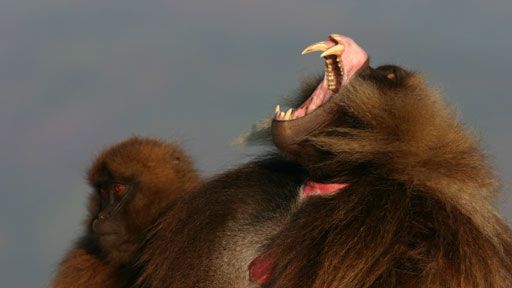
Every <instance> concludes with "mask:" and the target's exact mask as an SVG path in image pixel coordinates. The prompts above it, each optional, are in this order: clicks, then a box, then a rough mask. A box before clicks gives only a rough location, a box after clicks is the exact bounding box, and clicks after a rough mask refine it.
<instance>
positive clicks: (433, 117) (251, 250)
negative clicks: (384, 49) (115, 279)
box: [138, 66, 512, 288]
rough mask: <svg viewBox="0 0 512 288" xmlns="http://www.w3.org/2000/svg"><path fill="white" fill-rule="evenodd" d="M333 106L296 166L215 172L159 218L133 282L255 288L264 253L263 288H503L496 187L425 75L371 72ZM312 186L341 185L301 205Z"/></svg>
mask: <svg viewBox="0 0 512 288" xmlns="http://www.w3.org/2000/svg"><path fill="white" fill-rule="evenodd" d="M331 101H337V102H338V105H337V106H336V107H337V108H336V109H335V111H332V115H334V117H333V119H332V123H329V125H328V126H326V128H323V129H322V130H320V131H317V132H316V133H315V134H314V135H310V136H309V137H307V138H305V139H302V141H301V143H300V145H301V146H302V147H301V149H299V151H300V153H299V155H292V156H290V154H288V153H285V155H287V157H289V159H288V160H284V159H282V158H281V157H279V156H271V157H270V158H269V159H266V160H260V161H254V162H252V163H249V164H246V165H244V166H242V167H240V168H237V169H234V170H232V171H228V172H226V173H223V174H221V175H220V176H217V177H216V178H214V179H212V180H210V181H208V182H206V183H205V184H204V185H202V187H201V188H200V189H198V190H197V191H196V192H195V193H194V194H193V195H192V196H191V197H190V198H188V199H187V200H186V201H183V202H181V203H180V204H179V205H178V206H177V207H176V209H174V210H172V211H170V213H168V214H166V215H163V217H162V218H161V219H160V222H159V225H158V226H156V228H155V229H154V230H153V231H152V233H151V235H150V238H149V240H148V241H147V243H146V246H145V248H144V252H143V256H142V260H141V262H140V263H141V264H142V265H143V267H144V269H143V272H142V276H141V278H140V279H139V282H138V283H139V284H141V285H142V286H144V287H155V288H156V287H252V286H251V285H253V284H251V283H250V282H249V280H248V270H247V267H248V265H249V263H250V262H251V260H252V259H253V258H254V257H255V256H256V255H258V254H260V253H263V252H266V251H271V253H269V255H272V257H273V259H274V263H273V266H272V268H273V269H272V271H273V273H272V277H271V279H270V282H269V283H268V285H267V286H268V287H322V288H323V287H357V288H359V287H454V288H455V287H500V288H501V287H503V288H505V287H512V232H511V230H510V228H509V227H508V226H507V224H506V223H505V222H504V221H503V220H502V219H501V218H500V216H499V215H498V213H497V212H496V209H495V207H494V205H493V203H492V199H493V197H494V195H495V194H496V193H497V191H498V187H497V181H496V180H495V178H494V176H493V174H492V173H491V171H490V169H489V167H488V164H487V163H486V161H485V157H484V155H483V154H482V152H481V151H480V150H479V148H478V145H477V143H476V142H475V140H474V139H473V137H472V136H471V135H468V134H467V133H466V132H465V131H464V129H463V127H462V125H461V124H460V123H459V122H458V121H457V119H455V117H454V116H453V114H454V113H453V112H452V111H451V110H450V109H449V108H447V107H446V105H445V104H443V102H442V100H441V98H440V97H439V96H438V95H437V93H436V92H435V91H432V90H431V89H429V88H427V87H426V85H425V83H424V81H423V80H422V77H421V76H420V75H418V74H416V73H411V72H408V71H405V70H403V69H401V68H399V67H395V66H384V67H381V68H378V69H372V68H370V67H367V68H365V69H364V70H363V71H362V72H361V73H360V75H359V76H357V77H356V78H355V79H353V80H352V81H351V83H350V84H349V85H348V86H347V87H345V88H343V89H342V91H341V92H340V95H337V96H336V98H334V99H333V100H331ZM294 163H298V164H300V166H299V165H297V164H294ZM308 178H310V179H312V180H315V181H322V182H348V183H350V186H349V187H348V188H345V189H344V190H342V191H340V192H339V193H337V194H336V195H334V196H331V197H311V198H309V199H306V200H305V201H304V202H303V203H302V204H300V206H297V201H296V200H297V199H296V195H297V193H298V191H299V189H300V187H301V185H302V184H303V183H304V181H305V180H306V179H308Z"/></svg>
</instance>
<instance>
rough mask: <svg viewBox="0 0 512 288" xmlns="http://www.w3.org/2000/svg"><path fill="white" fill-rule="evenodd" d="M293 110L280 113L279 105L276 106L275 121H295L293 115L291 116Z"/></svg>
mask: <svg viewBox="0 0 512 288" xmlns="http://www.w3.org/2000/svg"><path fill="white" fill-rule="evenodd" d="M293 114H294V113H293V109H292V108H290V109H288V111H286V113H285V112H281V107H279V105H277V106H276V109H275V117H274V118H275V119H277V120H292V119H295V115H293Z"/></svg>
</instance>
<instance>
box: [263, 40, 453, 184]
mask: <svg viewBox="0 0 512 288" xmlns="http://www.w3.org/2000/svg"><path fill="white" fill-rule="evenodd" d="M313 51H321V52H323V54H322V55H321V56H322V57H323V58H324V59H325V67H326V68H325V75H324V77H323V78H322V79H319V80H318V81H316V82H315V83H314V85H309V87H305V89H302V94H303V95H302V96H299V97H298V100H297V102H298V103H299V104H298V105H297V106H295V107H297V108H294V109H290V110H288V111H287V112H281V111H280V107H279V106H278V107H276V114H275V116H274V119H273V121H272V126H271V130H272V138H273V141H274V143H275V145H276V146H277V147H278V149H279V151H280V153H281V154H283V155H284V156H285V157H286V158H288V159H290V160H292V161H296V162H298V163H300V164H301V165H303V166H304V167H305V168H306V169H307V170H308V171H309V172H310V174H311V177H312V178H313V179H315V180H316V181H320V182H334V181H336V182H337V181H342V182H347V181H350V179H351V178H353V177H357V175H358V173H362V172H363V171H364V173H365V174H368V173H371V172H372V171H378V170H379V169H373V168H375V167H387V168H388V167H390V166H391V165H389V163H388V161H389V159H390V158H391V159H400V158H403V157H413V156H415V155H411V153H421V151H422V150H423V149H422V147H414V149H408V148H407V147H404V146H403V145H402V146H400V143H405V142H407V143H411V139H412V141H413V143H414V139H415V138H414V137H417V138H418V141H419V142H418V144H419V146H421V145H439V143H435V141H436V140H435V137H436V133H442V132H439V131H441V130H435V129H437V128H436V127H439V126H440V125H442V123H443V121H444V120H446V119H431V118H432V117H429V115H439V114H440V113H439V112H438V111H437V112H436V111H434V110H433V109H441V110H443V109H444V108H440V107H442V106H441V105H435V104H434V105H433V104H432V103H435V102H436V101H438V98H437V97H435V93H432V92H431V91H429V90H428V89H427V87H426V85H425V84H424V82H423V80H422V79H421V77H420V76H418V75H417V74H415V73H413V72H409V71H406V70H405V69H402V68H400V67H398V66H392V65H386V66H381V67H378V68H372V67H371V66H370V65H369V60H368V56H367V54H366V52H365V51H364V50H363V49H361V48H360V47H359V46H358V45H357V44H356V43H355V42H354V41H353V40H352V39H350V38H348V37H345V36H341V35H337V34H333V35H330V36H329V40H327V41H323V42H319V43H316V44H313V45H311V46H309V47H308V48H306V49H305V50H304V52H303V54H305V53H310V52H313ZM432 96H434V97H432ZM425 104H426V105H425ZM441 114H442V113H441ZM446 115H448V114H447V113H446ZM437 117H438V116H436V117H433V118H437ZM447 117H448V116H447ZM424 121H427V122H432V125H433V126H432V127H433V128H432V130H430V131H427V130H428V129H424V128H423V129H421V130H420V129H416V130H415V126H416V124H418V125H417V126H420V124H421V127H424V126H425V125H424V123H425V122H424ZM434 122H435V123H434ZM446 122H447V123H451V122H450V121H446ZM402 123H407V125H405V126H401V124H402ZM429 133H430V134H431V135H430V136H431V139H429V137H427V135H428V134H429ZM403 137H412V138H411V139H409V140H408V141H401V140H403V139H402V138H403ZM420 143H421V144H420ZM410 148H412V147H410ZM413 150H414V151H413ZM425 150H427V149H425ZM418 156H419V155H418ZM418 159H419V158H418ZM398 162H399V161H396V163H398ZM384 163H386V165H380V164H384ZM387 168H386V169H387ZM402 168H403V167H402ZM388 172H389V171H388Z"/></svg>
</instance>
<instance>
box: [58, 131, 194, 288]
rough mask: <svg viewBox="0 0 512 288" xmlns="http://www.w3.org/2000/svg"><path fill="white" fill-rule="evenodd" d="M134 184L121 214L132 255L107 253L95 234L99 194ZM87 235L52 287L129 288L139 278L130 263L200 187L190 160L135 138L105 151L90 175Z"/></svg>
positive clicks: (175, 148) (178, 152)
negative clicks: (161, 222) (159, 221)
mask: <svg viewBox="0 0 512 288" xmlns="http://www.w3.org/2000/svg"><path fill="white" fill-rule="evenodd" d="M111 179H115V180H123V181H127V182H130V183H133V185H134V187H135V191H134V194H133V197H132V198H131V199H129V201H128V202H127V204H125V205H127V207H126V208H125V209H124V210H123V211H122V212H120V213H123V215H121V217H122V219H123V224H124V225H126V227H127V228H126V229H127V231H128V233H127V236H126V237H129V238H128V239H129V240H130V241H131V242H132V243H133V248H132V249H131V250H128V251H126V250H122V251H116V250H115V249H112V250H106V249H105V248H104V247H102V246H101V245H100V244H99V243H98V242H97V239H96V237H95V235H94V232H93V230H92V228H91V226H92V222H93V220H94V219H95V218H96V217H97V215H98V213H99V212H100V197H99V196H98V191H97V190H96V189H97V187H98V185H99V183H101V182H102V181H105V180H111ZM88 181H89V185H90V186H91V188H92V189H93V192H92V193H91V195H90V198H89V206H88V211H89V215H88V217H87V219H86V221H85V225H86V233H85V235H84V236H83V237H82V238H81V239H80V240H79V241H78V242H77V244H76V245H75V247H74V248H73V249H72V250H71V251H70V252H69V253H68V254H67V256H66V257H65V258H64V260H63V261H62V263H61V265H60V267H59V269H58V271H57V274H56V276H55V278H54V279H53V281H52V285H51V287H55V288H60V287H109V288H115V287H129V286H131V283H132V281H133V279H134V278H135V277H136V271H135V269H133V268H132V267H131V263H132V262H133V260H134V259H135V257H136V250H137V249H138V246H139V245H140V244H141V243H142V241H143V239H144V236H145V232H146V231H147V229H148V228H149V227H150V226H151V225H152V224H153V223H154V221H155V219H156V218H157V217H158V216H159V215H160V214H161V213H162V212H163V211H165V210H166V209H169V208H171V207H172V205H174V204H175V202H176V201H177V200H178V199H180V198H182V197H183V195H185V194H186V193H187V192H188V191H190V190H191V189H192V188H193V187H195V186H196V185H197V184H198V183H199V176H198V174H197V172H196V171H195V169H194V168H193V165H192V161H191V160H190V158H189V157H188V156H187V155H186V154H185V153H184V152H183V151H182V150H181V149H180V148H179V147H178V146H177V145H174V144H169V143H165V142H162V141H158V140H153V139H147V138H138V137H133V138H130V139H128V140H126V141H123V142H121V143H119V144H116V145H114V146H112V147H110V148H108V149H106V150H105V151H103V152H102V153H101V154H100V155H99V156H98V157H97V159H96V160H95V161H94V163H93V165H92V166H91V167H90V169H89V172H88Z"/></svg>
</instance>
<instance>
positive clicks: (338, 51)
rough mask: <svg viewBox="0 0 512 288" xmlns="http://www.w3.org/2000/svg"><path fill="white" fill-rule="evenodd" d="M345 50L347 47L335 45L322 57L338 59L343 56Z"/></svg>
mask: <svg viewBox="0 0 512 288" xmlns="http://www.w3.org/2000/svg"><path fill="white" fill-rule="evenodd" d="M343 50H345V47H344V46H343V45H341V44H338V45H335V46H333V47H331V48H329V49H327V50H325V52H324V53H322V55H320V57H326V56H330V55H335V56H336V57H341V54H343Z"/></svg>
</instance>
